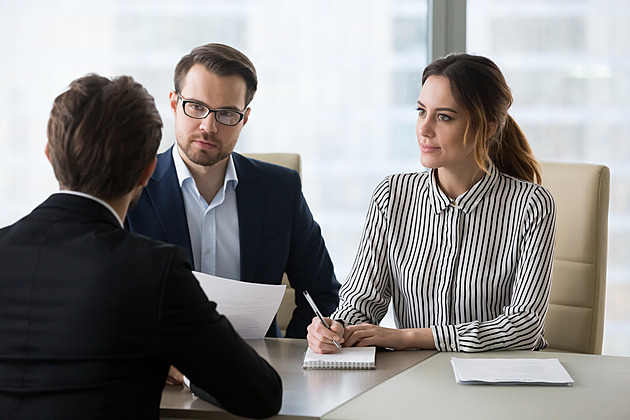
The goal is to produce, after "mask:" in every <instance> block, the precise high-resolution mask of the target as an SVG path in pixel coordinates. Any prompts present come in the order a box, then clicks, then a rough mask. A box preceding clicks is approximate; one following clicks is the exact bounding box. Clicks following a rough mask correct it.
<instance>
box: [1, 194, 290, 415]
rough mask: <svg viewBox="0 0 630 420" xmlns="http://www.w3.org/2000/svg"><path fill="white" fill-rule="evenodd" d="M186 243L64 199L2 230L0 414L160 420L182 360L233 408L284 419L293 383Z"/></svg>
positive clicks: (80, 200) (82, 201)
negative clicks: (252, 340)
mask: <svg viewBox="0 0 630 420" xmlns="http://www.w3.org/2000/svg"><path fill="white" fill-rule="evenodd" d="M215 307H216V305H215V304H214V303H213V302H209V301H208V299H207V298H206V296H205V294H204V293H203V291H202V290H201V288H200V286H199V283H198V282H197V280H196V279H195V277H194V276H193V274H192V273H191V268H190V265H189V263H188V259H187V258H186V255H185V254H184V252H183V251H182V250H181V249H180V248H179V247H176V246H173V245H168V244H164V243H161V242H157V241H153V240H150V239H148V238H145V237H142V236H139V235H135V234H132V233H130V232H128V231H127V230H125V229H122V228H121V227H120V225H119V223H118V221H117V220H116V218H115V217H114V215H113V214H112V213H111V212H109V211H108V210H107V209H106V208H105V207H103V206H102V205H101V204H99V203H97V202H96V201H94V200H91V199H89V198H85V197H79V196H75V195H69V194H53V195H52V196H51V197H50V198H49V199H48V200H47V201H45V202H44V203H43V204H42V205H40V206H39V207H37V208H36V209H35V210H34V211H33V212H32V213H31V214H30V215H28V216H26V217H25V218H23V219H22V220H20V221H19V222H17V223H15V224H14V225H12V226H9V227H7V228H4V229H2V230H0V418H2V419H21V420H22V419H43V418H45V419H88V418H89V419H97V418H98V419H157V418H158V416H159V403H160V398H161V392H162V388H163V387H164V384H165V381H166V376H167V372H168V368H169V365H171V364H173V365H175V366H176V367H178V368H179V369H180V370H181V371H182V372H183V373H184V374H185V375H187V376H188V377H189V378H190V379H191V380H192V381H194V382H195V384H196V385H197V386H199V387H200V388H203V389H205V390H206V391H208V392H209V393H211V394H212V395H213V396H214V397H215V398H216V399H217V400H218V401H219V403H220V404H221V405H222V406H223V407H224V408H225V409H227V410H228V411H232V412H234V413H237V414H240V415H242V416H257V417H266V416H270V415H273V414H275V413H276V412H277V411H278V410H279V408H280V405H281V402H282V395H281V394H282V385H281V382H280V378H279V377H278V375H277V373H276V372H275V370H274V369H273V368H272V367H271V366H269V365H268V364H267V362H265V361H264V360H263V359H262V358H260V357H259V356H258V355H257V354H256V352H255V351H254V350H253V349H252V348H251V347H249V346H248V345H247V344H246V343H245V342H244V341H243V340H242V339H241V338H240V336H239V335H238V334H237V333H236V332H235V331H234V330H233V328H232V326H231V325H230V323H229V322H228V321H227V319H226V318H225V317H223V316H221V315H219V314H218V313H217V312H216V310H215Z"/></svg>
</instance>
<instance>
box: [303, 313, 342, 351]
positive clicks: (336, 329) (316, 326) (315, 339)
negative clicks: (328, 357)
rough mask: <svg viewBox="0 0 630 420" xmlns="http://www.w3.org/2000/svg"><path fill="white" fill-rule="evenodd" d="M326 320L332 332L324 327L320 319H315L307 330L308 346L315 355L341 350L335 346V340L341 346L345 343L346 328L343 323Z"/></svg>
mask: <svg viewBox="0 0 630 420" xmlns="http://www.w3.org/2000/svg"><path fill="white" fill-rule="evenodd" d="M324 320H325V321H326V322H327V323H328V325H330V328H331V330H332V331H331V330H329V329H328V328H326V327H324V326H323V325H322V322H321V321H320V320H319V318H318V317H315V318H313V321H312V322H311V325H309V326H308V327H307V328H306V330H307V331H308V334H307V335H306V339H307V341H308V346H309V347H310V348H311V350H313V351H314V352H315V353H334V352H335V351H337V350H339V349H338V348H337V346H335V344H334V343H333V340H335V341H337V343H339V344H341V343H343V342H344V339H343V334H344V328H343V325H341V323H339V322H337V321H333V320H332V319H330V318H324Z"/></svg>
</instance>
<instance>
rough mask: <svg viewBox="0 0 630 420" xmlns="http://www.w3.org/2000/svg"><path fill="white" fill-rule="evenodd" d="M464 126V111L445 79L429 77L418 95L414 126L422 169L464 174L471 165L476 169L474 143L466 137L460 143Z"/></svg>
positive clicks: (470, 137)
mask: <svg viewBox="0 0 630 420" xmlns="http://www.w3.org/2000/svg"><path fill="white" fill-rule="evenodd" d="M467 123H468V119H467V116H466V113H465V112H464V109H463V108H462V107H461V106H459V105H458V104H457V102H455V99H454V98H453V95H452V94H451V86H450V82H449V81H448V79H446V78H445V77H441V76H429V77H428V78H427V80H426V81H425V82H424V85H423V86H422V90H421V91H420V97H419V99H418V121H417V123H416V136H417V137H418V145H419V146H420V162H421V163H422V166H424V167H425V168H445V169H448V170H449V171H451V170H452V171H456V172H457V171H460V170H468V169H469V168H471V165H474V166H473V167H476V166H477V164H476V163H475V158H474V153H473V150H474V147H475V142H474V138H473V137H472V135H470V133H469V137H468V139H467V141H466V142H465V143H464V133H465V131H466V125H467Z"/></svg>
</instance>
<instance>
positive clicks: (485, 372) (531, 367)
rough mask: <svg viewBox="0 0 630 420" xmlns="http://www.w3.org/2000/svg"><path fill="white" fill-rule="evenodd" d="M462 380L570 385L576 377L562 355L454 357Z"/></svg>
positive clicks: (454, 369)
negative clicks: (553, 357)
mask: <svg viewBox="0 0 630 420" xmlns="http://www.w3.org/2000/svg"><path fill="white" fill-rule="evenodd" d="M451 364H452V365H453V372H454V374H455V380H456V381H457V382H458V383H461V384H531V385H570V384H571V383H573V379H572V378H571V376H570V375H569V373H568V372H567V371H566V370H565V369H564V367H563V366H562V365H561V364H560V361H559V360H558V359H461V358H457V357H452V358H451Z"/></svg>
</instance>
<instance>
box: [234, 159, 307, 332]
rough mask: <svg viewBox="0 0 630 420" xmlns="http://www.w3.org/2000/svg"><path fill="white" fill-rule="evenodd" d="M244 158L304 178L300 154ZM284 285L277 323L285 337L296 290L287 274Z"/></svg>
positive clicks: (293, 307)
mask: <svg viewBox="0 0 630 420" xmlns="http://www.w3.org/2000/svg"><path fill="white" fill-rule="evenodd" d="M243 156H247V157H248V158H252V159H257V160H262V161H264V162H269V163H274V164H276V165H280V166H285V167H287V168H291V169H295V170H296V171H298V173H299V174H300V176H302V159H301V157H300V155H299V154H298V153H243ZM282 284H285V285H286V286H287V288H286V290H285V291H284V297H283V298H282V303H280V308H279V309H278V315H277V316H276V321H277V322H278V326H279V327H280V331H281V332H282V335H283V336H284V335H285V334H286V330H287V326H288V325H289V321H291V317H292V316H293V310H294V309H295V290H294V289H293V288H292V287H291V285H290V284H289V280H288V278H287V276H286V274H285V275H284V277H283V278H282Z"/></svg>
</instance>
